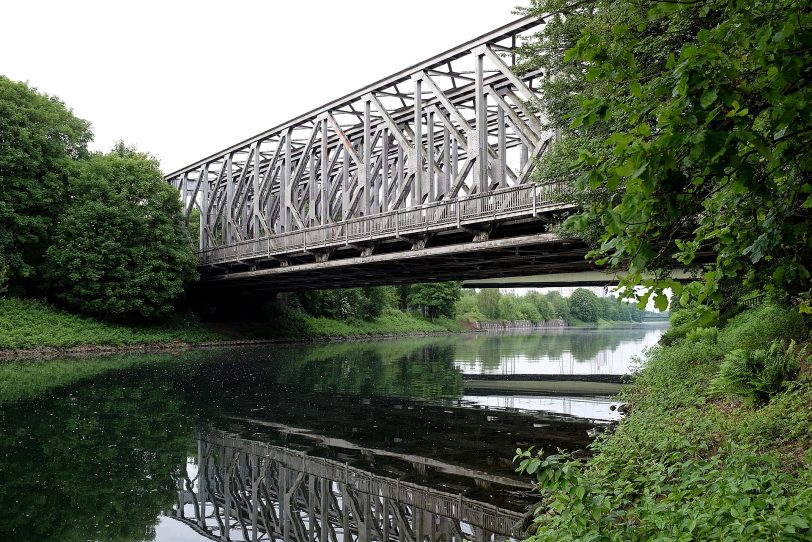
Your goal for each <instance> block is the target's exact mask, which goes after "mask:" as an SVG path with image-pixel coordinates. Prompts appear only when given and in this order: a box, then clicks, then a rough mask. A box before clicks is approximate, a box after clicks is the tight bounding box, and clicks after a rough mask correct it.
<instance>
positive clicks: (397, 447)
mask: <svg viewBox="0 0 812 542" xmlns="http://www.w3.org/2000/svg"><path fill="white" fill-rule="evenodd" d="M664 330H665V328H664V327H662V326H657V325H654V324H649V325H640V326H636V327H628V328H611V329H555V330H541V331H538V330H537V331H530V332H523V333H504V334H499V333H479V334H466V335H457V336H442V337H427V338H419V339H398V340H385V341H374V342H373V341H370V342H346V343H334V344H322V345H309V346H284V347H283V346H271V347H262V348H248V349H239V350H237V349H220V350H192V351H184V352H181V353H171V354H161V355H143V354H142V355H121V356H111V357H104V358H88V359H66V360H49V361H36V362H14V363H6V364H3V365H0V514H2V516H3V521H2V522H0V540H16V541H29V540H30V541H34V540H46V539H47V540H60V541H63V542H64V541H74V540H75V541H86V540H87V541H89V540H98V541H148V540H155V541H157V542H170V541H172V542H187V541H188V542H193V541H202V540H224V539H228V540H272V539H275V540H318V541H319V542H331V541H332V542H342V541H347V540H359V541H365V540H392V541H395V540H398V541H409V540H411V541H418V540H419V541H423V540H449V541H450V540H452V539H455V540H457V539H475V540H504V539H506V538H515V537H518V536H520V535H521V525H522V522H523V521H525V519H526V517H527V515H528V510H531V509H532V506H533V504H534V502H535V496H534V494H533V492H532V487H531V486H530V483H529V480H528V479H526V478H524V477H521V476H518V475H516V473H515V472H514V468H515V467H514V465H513V463H512V461H511V459H512V455H513V452H514V450H515V449H516V448H517V447H520V448H527V447H529V446H536V447H541V448H543V449H544V450H549V451H551V452H553V451H556V450H558V449H562V450H570V451H576V450H583V449H584V448H585V447H586V446H587V445H588V444H589V442H590V441H591V439H592V438H594V435H595V434H596V432H599V431H601V430H603V429H605V428H606V427H607V426H608V425H609V424H610V423H611V422H612V421H614V420H617V419H618V416H619V414H618V412H617V410H616V408H615V407H616V406H617V403H615V402H614V401H613V399H612V394H614V393H615V392H616V391H617V390H618V389H619V387H620V385H621V384H620V382H621V380H622V375H627V374H628V373H630V372H631V371H632V370H633V367H634V361H633V360H634V358H635V357H636V356H639V355H640V354H641V353H642V351H643V350H644V349H645V348H647V347H650V346H652V345H654V344H655V343H656V342H657V340H658V339H659V337H660V335H661V334H662V332H663V331H664Z"/></svg>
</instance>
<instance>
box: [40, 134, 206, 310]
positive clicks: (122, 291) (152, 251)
mask: <svg viewBox="0 0 812 542" xmlns="http://www.w3.org/2000/svg"><path fill="white" fill-rule="evenodd" d="M77 169H78V171H77V174H76V176H75V178H74V179H72V180H71V185H70V204H69V205H68V207H67V209H65V211H64V213H63V214H62V215H61V216H60V217H59V222H58V224H57V227H56V231H55V233H54V243H53V245H51V247H50V248H49V249H48V252H47V262H46V266H45V275H44V281H45V284H46V285H47V286H48V288H49V290H50V291H51V292H53V293H54V296H55V297H56V299H58V300H59V301H60V302H61V303H64V304H65V305H66V306H67V307H70V308H71V309H74V310H77V311H79V312H82V313H85V314H90V315H94V316H100V317H104V318H113V319H120V320H136V319H156V318H161V317H165V316H167V315H168V314H170V313H171V312H172V310H173V308H174V307H173V303H174V301H176V300H177V299H178V298H179V297H181V296H182V295H183V293H184V288H185V286H186V285H187V284H188V283H190V282H191V281H193V280H195V279H196V277H197V271H196V259H195V256H194V254H193V252H192V250H191V248H190V244H189V238H188V235H187V232H186V231H185V228H184V226H183V225H182V219H181V204H180V201H179V199H178V195H177V192H176V191H175V190H174V189H173V188H172V187H170V186H169V185H168V184H166V182H164V179H163V175H162V174H161V171H160V169H159V167H158V161H157V160H155V159H154V158H152V157H150V156H148V155H146V154H142V153H139V152H136V151H135V150H133V149H131V148H127V147H125V146H124V145H123V144H121V143H119V144H118V146H117V147H116V148H115V149H114V150H113V151H112V152H111V153H109V154H95V155H93V156H91V157H90V158H89V159H88V160H86V161H84V162H81V163H80V164H79V166H78V168H77Z"/></svg>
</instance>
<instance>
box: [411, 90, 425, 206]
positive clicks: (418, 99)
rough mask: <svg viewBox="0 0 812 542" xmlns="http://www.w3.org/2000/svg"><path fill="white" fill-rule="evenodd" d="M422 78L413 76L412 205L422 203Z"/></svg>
mask: <svg viewBox="0 0 812 542" xmlns="http://www.w3.org/2000/svg"><path fill="white" fill-rule="evenodd" d="M422 87H423V80H422V78H420V77H419V76H416V77H414V141H413V144H414V166H413V167H414V170H413V171H414V181H412V194H414V195H416V198H417V199H416V200H413V201H412V205H420V204H421V203H423V94H422Z"/></svg>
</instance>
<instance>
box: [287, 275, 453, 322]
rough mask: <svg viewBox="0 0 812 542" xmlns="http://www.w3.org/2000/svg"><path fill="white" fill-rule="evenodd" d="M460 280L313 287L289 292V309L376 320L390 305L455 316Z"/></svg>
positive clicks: (427, 314) (430, 314)
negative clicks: (320, 288) (362, 286)
mask: <svg viewBox="0 0 812 542" xmlns="http://www.w3.org/2000/svg"><path fill="white" fill-rule="evenodd" d="M461 292H462V287H461V286H460V283H459V282H438V283H434V284H412V285H408V284H407V285H401V286H373V287H368V288H344V289H340V290H310V291H303V292H298V293H294V294H287V296H286V297H285V305H286V307H287V308H288V309H293V310H300V311H302V312H304V313H306V314H308V315H310V316H316V317H324V318H332V319H336V320H373V319H375V318H378V317H379V316H381V315H382V314H383V313H384V311H386V310H387V309H391V310H398V309H399V310H401V311H404V312H415V313H419V314H421V315H422V316H425V317H427V318H430V319H432V320H434V319H436V318H439V317H446V318H454V317H455V315H456V303H457V301H458V300H459V299H460V295H461Z"/></svg>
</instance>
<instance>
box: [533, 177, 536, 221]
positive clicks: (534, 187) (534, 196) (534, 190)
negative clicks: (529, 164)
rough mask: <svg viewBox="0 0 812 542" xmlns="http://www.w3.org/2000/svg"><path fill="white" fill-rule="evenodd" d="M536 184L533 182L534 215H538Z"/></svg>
mask: <svg viewBox="0 0 812 542" xmlns="http://www.w3.org/2000/svg"><path fill="white" fill-rule="evenodd" d="M536 186H537V185H536V184H535V183H533V216H536Z"/></svg>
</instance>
